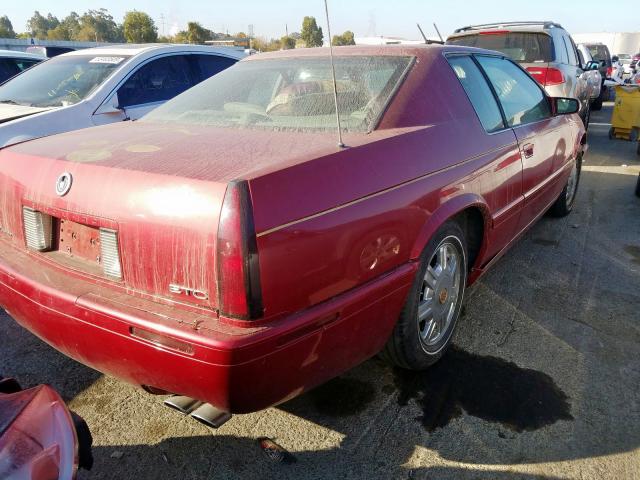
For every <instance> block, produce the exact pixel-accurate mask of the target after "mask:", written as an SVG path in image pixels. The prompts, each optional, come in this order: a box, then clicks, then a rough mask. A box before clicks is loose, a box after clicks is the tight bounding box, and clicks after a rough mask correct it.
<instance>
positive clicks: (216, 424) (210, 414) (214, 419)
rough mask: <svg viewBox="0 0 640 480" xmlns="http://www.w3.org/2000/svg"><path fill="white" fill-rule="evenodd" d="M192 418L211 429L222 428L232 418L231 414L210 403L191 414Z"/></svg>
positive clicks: (204, 404)
mask: <svg viewBox="0 0 640 480" xmlns="http://www.w3.org/2000/svg"><path fill="white" fill-rule="evenodd" d="M191 416H192V417H193V418H195V419H196V420H197V421H199V422H200V423H204V424H205V425H207V426H208V427H211V428H220V427H221V426H222V425H224V424H225V423H227V422H228V421H229V419H230V418H231V414H230V413H229V412H224V411H222V410H219V409H217V408H216V407H214V406H213V405H211V404H210V403H203V404H202V405H200V406H199V407H198V408H196V409H195V410H193V411H192V412H191Z"/></svg>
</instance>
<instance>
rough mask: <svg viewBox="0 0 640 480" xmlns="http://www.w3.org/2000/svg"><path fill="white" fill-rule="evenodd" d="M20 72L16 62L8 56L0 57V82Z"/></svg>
mask: <svg viewBox="0 0 640 480" xmlns="http://www.w3.org/2000/svg"><path fill="white" fill-rule="evenodd" d="M18 73H20V68H18V65H16V62H15V61H14V60H13V59H10V58H0V82H3V81H5V80H6V79H8V78H11V77H13V76H14V75H17V74H18Z"/></svg>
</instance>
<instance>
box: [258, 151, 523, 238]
mask: <svg viewBox="0 0 640 480" xmlns="http://www.w3.org/2000/svg"><path fill="white" fill-rule="evenodd" d="M517 145H518V144H517V142H513V143H511V144H507V145H502V146H500V147H497V148H494V149H492V150H488V151H486V152H483V153H481V154H479V155H474V156H473V157H469V158H467V159H466V160H463V161H462V162H460V163H456V164H455V165H451V166H449V167H446V168H442V169H440V170H436V171H435V172H430V173H427V174H425V175H421V176H419V177H416V178H414V179H412V180H408V181H406V182H403V183H400V184H398V185H394V186H393V187H389V188H386V189H384V190H380V191H379V192H375V193H371V194H369V195H365V196H364V197H361V198H358V199H356V200H352V201H350V202H347V203H343V204H342V205H338V206H337V207H332V208H329V209H327V210H323V211H321V212H318V213H314V214H312V215H308V216H306V217H302V218H299V219H297V220H293V221H291V222H287V223H283V224H282V225H278V226H277V227H273V228H270V229H268V230H264V231H262V232H260V233H257V234H256V237H258V238H259V237H262V236H265V235H269V234H270V233H274V232H277V231H279V230H283V229H285V228H288V227H290V226H292V225H296V224H298V223H302V222H306V221H307V220H313V219H314V218H318V217H321V216H323V215H326V214H328V213H333V212H336V211H338V210H342V209H343V208H347V207H350V206H352V205H356V204H358V203H361V202H364V201H365V200H369V199H370V198H375V197H379V196H380V195H384V194H385V193H389V192H392V191H394V190H397V189H398V188H401V187H404V186H407V185H411V184H413V183H416V182H419V181H421V180H424V179H425V178H428V177H431V176H433V175H436V174H438V173H442V172H446V171H448V170H451V169H453V168H456V167H459V166H460V165H464V164H466V163H469V162H472V161H474V160H477V159H478V158H481V157H483V156H485V155H490V154H492V153H495V152H497V151H500V150H503V149H505V148H509V147H513V146H517Z"/></svg>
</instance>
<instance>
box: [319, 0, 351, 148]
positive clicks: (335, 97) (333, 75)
mask: <svg viewBox="0 0 640 480" xmlns="http://www.w3.org/2000/svg"><path fill="white" fill-rule="evenodd" d="M324 13H325V14H326V16H327V33H328V34H329V58H330V59H331V78H332V80H333V100H334V102H335V104H336V123H337V125H338V146H339V147H340V148H345V146H346V145H345V144H344V143H343V142H342V126H341V125H340V111H339V110H338V82H337V81H336V67H335V65H334V64H333V46H332V45H331V25H330V22H329V6H328V5H327V0H324Z"/></svg>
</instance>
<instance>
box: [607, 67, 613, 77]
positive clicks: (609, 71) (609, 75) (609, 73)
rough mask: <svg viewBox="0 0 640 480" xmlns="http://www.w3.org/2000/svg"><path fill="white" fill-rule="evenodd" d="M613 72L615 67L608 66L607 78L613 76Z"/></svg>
mask: <svg viewBox="0 0 640 480" xmlns="http://www.w3.org/2000/svg"><path fill="white" fill-rule="evenodd" d="M612 74H613V67H607V78H609V77H611V75H612Z"/></svg>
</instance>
